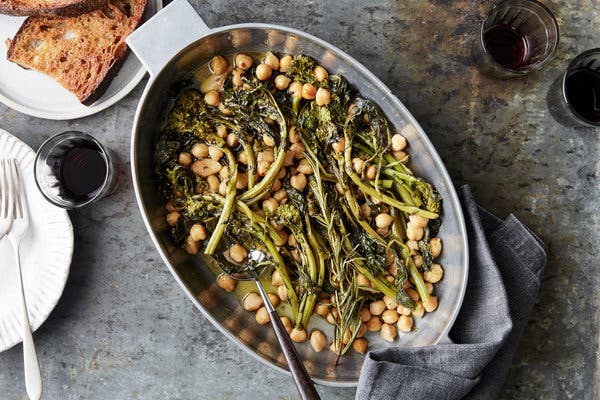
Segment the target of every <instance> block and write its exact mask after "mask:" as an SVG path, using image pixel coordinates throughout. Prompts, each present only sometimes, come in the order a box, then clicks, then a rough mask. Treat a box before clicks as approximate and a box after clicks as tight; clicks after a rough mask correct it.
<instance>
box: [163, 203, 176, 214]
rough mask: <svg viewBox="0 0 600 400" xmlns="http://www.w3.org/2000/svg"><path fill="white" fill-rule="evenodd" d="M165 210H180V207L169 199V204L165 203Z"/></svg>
mask: <svg viewBox="0 0 600 400" xmlns="http://www.w3.org/2000/svg"><path fill="white" fill-rule="evenodd" d="M165 210H167V211H168V212H173V211H177V210H179V208H177V207H175V204H173V202H172V201H168V202H167V204H165Z"/></svg>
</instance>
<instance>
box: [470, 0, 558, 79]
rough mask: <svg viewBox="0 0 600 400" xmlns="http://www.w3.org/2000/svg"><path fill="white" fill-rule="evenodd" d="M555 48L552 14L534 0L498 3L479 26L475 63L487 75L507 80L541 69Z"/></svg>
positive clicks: (556, 33)
mask: <svg viewBox="0 0 600 400" xmlns="http://www.w3.org/2000/svg"><path fill="white" fill-rule="evenodd" d="M557 45H558V24H557V22H556V20H555V19H554V16H553V15H552V12H551V11H550V10H549V9H548V8H547V7H546V6H545V5H543V4H542V3H540V2H538V1H535V0H506V1H503V2H501V3H499V4H497V5H496V6H495V7H494V8H493V9H492V10H491V11H490V13H489V14H488V16H487V18H486V20H485V21H484V22H483V24H482V25H481V31H480V37H479V40H477V43H476V46H475V52H474V55H475V60H476V64H477V66H478V67H479V69H480V70H481V72H483V73H484V74H486V75H489V76H493V77H498V78H510V77H515V76H520V75H525V74H527V73H529V72H531V71H535V70H538V69H540V68H542V67H543V66H544V65H545V64H546V63H547V62H548V61H549V60H550V59H551V58H552V56H553V55H554V52H555V51H556V47H557Z"/></svg>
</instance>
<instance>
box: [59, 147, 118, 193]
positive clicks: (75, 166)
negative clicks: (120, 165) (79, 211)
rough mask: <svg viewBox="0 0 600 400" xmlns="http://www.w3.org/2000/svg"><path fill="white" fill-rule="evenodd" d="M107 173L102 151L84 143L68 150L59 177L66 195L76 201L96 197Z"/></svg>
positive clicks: (63, 156) (60, 163)
mask: <svg viewBox="0 0 600 400" xmlns="http://www.w3.org/2000/svg"><path fill="white" fill-rule="evenodd" d="M106 173H107V168H106V160H105V159H104V157H103V156H102V154H101V152H100V149H98V148H94V147H88V146H87V145H86V144H83V143H82V145H76V146H75V147H71V148H69V149H68V150H66V151H65V152H64V154H63V155H62V158H61V160H60V162H59V173H58V177H59V181H60V184H61V186H62V189H63V190H64V192H65V193H64V194H66V195H68V196H69V197H73V198H74V199H88V198H92V197H94V196H95V195H96V193H97V191H98V189H100V188H101V187H102V184H103V183H104V180H105V179H106Z"/></svg>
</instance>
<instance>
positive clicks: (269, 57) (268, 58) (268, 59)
mask: <svg viewBox="0 0 600 400" xmlns="http://www.w3.org/2000/svg"><path fill="white" fill-rule="evenodd" d="M263 63H265V64H266V65H268V66H269V67H271V69H272V70H273V71H277V70H278V69H279V58H277V56H276V55H275V54H273V53H271V52H268V53H267V54H266V55H265V59H264V60H263Z"/></svg>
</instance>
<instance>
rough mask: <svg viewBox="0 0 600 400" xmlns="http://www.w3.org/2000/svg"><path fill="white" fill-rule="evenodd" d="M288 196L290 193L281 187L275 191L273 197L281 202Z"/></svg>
mask: <svg viewBox="0 0 600 400" xmlns="http://www.w3.org/2000/svg"><path fill="white" fill-rule="evenodd" d="M287 197H288V195H287V192H286V191H285V189H279V190H278V191H276V192H275V193H273V198H274V199H275V200H277V201H278V202H279V203H280V204H281V203H283V202H284V201H285V200H287Z"/></svg>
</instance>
